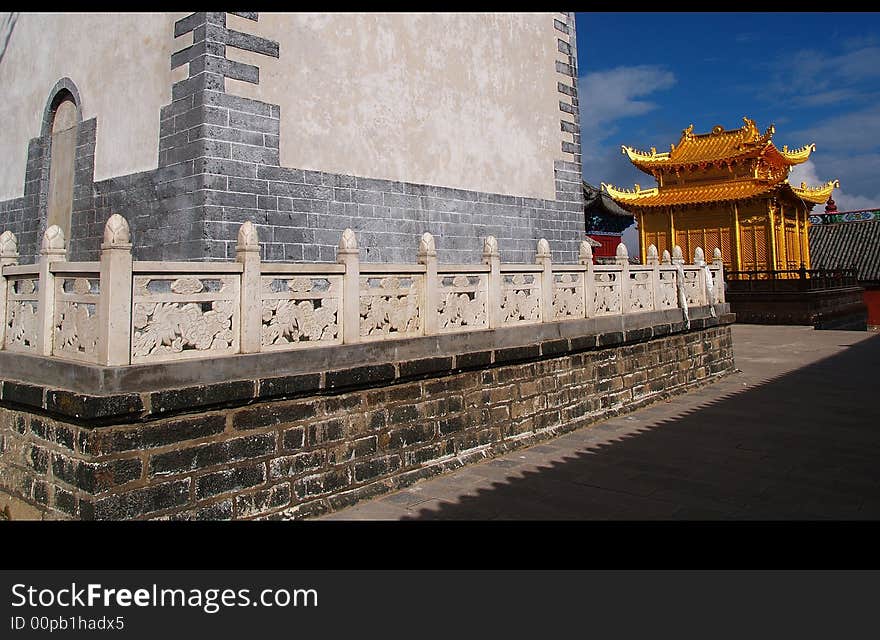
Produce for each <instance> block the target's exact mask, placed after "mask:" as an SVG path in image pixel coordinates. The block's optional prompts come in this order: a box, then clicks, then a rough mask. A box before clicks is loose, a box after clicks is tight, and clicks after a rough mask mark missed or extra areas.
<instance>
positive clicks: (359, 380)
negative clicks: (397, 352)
mask: <svg viewBox="0 0 880 640" xmlns="http://www.w3.org/2000/svg"><path fill="white" fill-rule="evenodd" d="M394 376H395V372H394V365H391V364H379V365H368V366H363V367H352V368H350V369H342V370H338V371H328V372H327V373H326V384H325V386H326V388H327V389H337V388H342V387H359V386H366V385H371V384H381V383H383V382H390V381H392V380H394Z"/></svg>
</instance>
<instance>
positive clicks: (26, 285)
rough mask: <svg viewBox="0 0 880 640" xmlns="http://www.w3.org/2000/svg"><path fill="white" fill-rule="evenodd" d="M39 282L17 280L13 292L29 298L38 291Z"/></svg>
mask: <svg viewBox="0 0 880 640" xmlns="http://www.w3.org/2000/svg"><path fill="white" fill-rule="evenodd" d="M37 282H38V281H37V280H31V279H24V280H15V284H14V285H13V291H14V292H15V293H16V294H19V295H23V296H29V295H32V294H34V293H36V291H37Z"/></svg>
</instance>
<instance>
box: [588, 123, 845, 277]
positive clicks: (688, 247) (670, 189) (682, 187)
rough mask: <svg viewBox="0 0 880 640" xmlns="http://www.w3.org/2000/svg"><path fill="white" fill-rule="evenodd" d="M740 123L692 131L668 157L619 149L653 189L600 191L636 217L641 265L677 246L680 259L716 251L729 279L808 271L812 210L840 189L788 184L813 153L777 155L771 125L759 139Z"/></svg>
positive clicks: (812, 147)
mask: <svg viewBox="0 0 880 640" xmlns="http://www.w3.org/2000/svg"><path fill="white" fill-rule="evenodd" d="M743 120H744V121H745V124H744V125H743V126H742V127H740V128H739V129H735V130H733V131H725V130H724V128H723V127H721V126H720V125H719V126H716V127H714V128H713V129H712V131H711V132H710V133H694V125H691V126H689V127H688V128H687V129H685V130H684V131H682V134H681V139H680V140H679V141H678V144H672V145H670V149H669V151H668V152H665V153H658V152H657V150H656V148H653V147H652V148H651V150H650V151H648V152H645V151H638V150H636V149H633V148H631V147H627V146H624V147H623V153H624V154H625V155H627V156H628V157H629V159H630V161H631V162H632V163H633V164H634V165H635V166H636V167H637V168H638V169H640V170H642V171H644V172H645V173H647V174H650V175H651V176H653V178H654V180H656V182H657V186H656V187H654V188H652V189H642V188H641V187H640V186H639V185H638V184H637V185H635V189H634V190H625V189H619V188H617V187H615V186H613V185H609V184H604V183H603V184H602V188H604V189H605V190H606V191H607V192H608V194H609V195H610V196H611V197H612V198H613V199H614V200H615V201H616V202H618V203H619V204H621V205H622V206H624V207H626V209H628V210H629V211H632V212H633V213H634V214H635V217H636V220H637V221H638V226H639V247H640V253H641V260H642V262H643V263H644V262H645V254H646V253H647V248H648V246H649V245H651V244H653V245H655V246H656V247H657V250H658V251H659V252H662V251H663V250H664V249H666V250H668V251H669V252H670V253H672V248H673V246H674V245H679V246H680V247H681V249H682V252H683V253H684V255H685V256H692V255H693V252H694V249H695V248H696V247H702V248H703V249H704V251H705V253H706V255H707V256H711V255H712V253H713V251H714V250H715V248H719V249H721V255H722V257H723V259H724V264H725V267H726V268H727V269H729V270H734V271H740V270H780V269H782V270H784V269H798V268H799V267H800V266H801V265H802V264H803V265H804V266H805V267H806V268H808V269H809V268H810V248H809V244H808V242H807V228H808V227H809V224H810V223H809V219H808V218H809V215H810V210H811V209H812V208H813V206H814V205H817V204H820V203H823V202H826V201H827V200H828V198H829V197H830V196H831V192H832V191H833V190H834V188H835V187H839V186H840V184H839V182H838V181H837V180H832V181H830V182H827V183H825V184H824V185H822V186H820V187H808V186H807V185H806V184H804V183H801V186H800V187H795V186H793V185H791V184H789V182H788V175H789V173H790V172H791V168H792V167H793V166H794V165H796V164H801V163H802V162H806V161H807V159H808V158H809V157H810V154H811V153H812V152H813V151H815V150H816V145H815V144H808V145H806V146H805V147H801V148H800V149H796V150H789V149H788V147H785V146H783V147H782V149H781V150H780V149H777V148H776V146H775V145H774V144H773V140H772V138H773V134H774V133H775V129H774V127H773V125H770V126H769V127H768V128H767V130H766V131H764V132H763V133H761V131H760V130H759V129H758V127H757V126H756V125H755V122H754V120H750V119H748V118H743Z"/></svg>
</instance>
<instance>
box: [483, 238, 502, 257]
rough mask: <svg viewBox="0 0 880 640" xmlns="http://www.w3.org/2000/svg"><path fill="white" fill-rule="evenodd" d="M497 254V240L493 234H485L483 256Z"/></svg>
mask: <svg viewBox="0 0 880 640" xmlns="http://www.w3.org/2000/svg"><path fill="white" fill-rule="evenodd" d="M498 256H499V252H498V240H496V238H495V236H486V239H485V240H483V257H484V258H497V257H498Z"/></svg>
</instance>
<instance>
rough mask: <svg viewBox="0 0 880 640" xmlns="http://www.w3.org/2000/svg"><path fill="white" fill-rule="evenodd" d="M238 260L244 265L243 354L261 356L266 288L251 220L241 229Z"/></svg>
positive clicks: (242, 283) (241, 348)
mask: <svg viewBox="0 0 880 640" xmlns="http://www.w3.org/2000/svg"><path fill="white" fill-rule="evenodd" d="M235 260H236V262H239V263H241V267H242V271H241V289H240V291H239V295H240V296H241V315H240V318H241V326H240V327H239V331H240V332H241V335H240V338H239V345H240V346H239V349H240V350H241V352H242V353H259V352H260V350H261V349H262V329H263V288H262V286H261V285H262V282H261V263H260V235H259V234H258V233H257V228H256V227H255V226H254V223H253V222H251V221H250V220H247V221H245V222H244V224H242V225H241V227H239V229H238V243H237V244H236V246H235Z"/></svg>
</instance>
